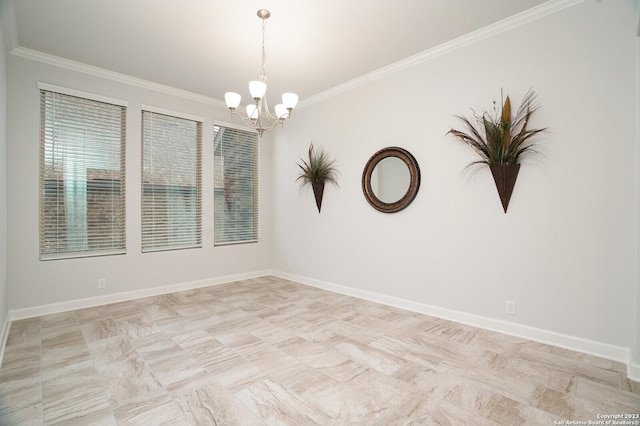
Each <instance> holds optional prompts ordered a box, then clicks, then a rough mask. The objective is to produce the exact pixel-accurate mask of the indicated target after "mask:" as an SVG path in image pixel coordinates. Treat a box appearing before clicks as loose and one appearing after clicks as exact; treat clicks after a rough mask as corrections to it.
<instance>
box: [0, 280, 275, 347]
mask: <svg viewBox="0 0 640 426" xmlns="http://www.w3.org/2000/svg"><path fill="white" fill-rule="evenodd" d="M265 275H272V273H271V271H270V270H263V271H254V272H247V273H243V274H235V275H225V276H221V277H215V278H209V279H206V280H198V281H189V282H183V283H178V284H171V285H166V286H161V287H153V288H146V289H143V290H134V291H126V292H121V293H113V294H108V295H105V296H98V297H89V298H86V299H76V300H70V301H66V302H60V303H52V304H48V305H41V306H34V307H31V308H24V309H13V310H10V311H9V313H8V317H9V318H10V320H11V321H16V320H21V319H25V318H33V317H39V316H42V315H49V314H56V313H59V312H66V311H73V310H76V309H84V308H91V307H94V306H100V305H107V304H109V303H117V302H125V301H127V300H134V299H141V298H143V297H151V296H160V295H163V294H168V293H174V292H176V291H185V290H192V289H195V288H201V287H209V286H212V285H220V284H226V283H230V282H233V281H240V280H247V279H251V278H258V277H263V276H265ZM3 349H4V347H3Z"/></svg>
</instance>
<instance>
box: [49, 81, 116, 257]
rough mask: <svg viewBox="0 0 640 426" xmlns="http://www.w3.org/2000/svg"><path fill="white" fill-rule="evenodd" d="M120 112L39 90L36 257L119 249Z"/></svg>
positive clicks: (110, 252)
mask: <svg viewBox="0 0 640 426" xmlns="http://www.w3.org/2000/svg"><path fill="white" fill-rule="evenodd" d="M125 114H126V108H125V107H124V106H122V105H114V104H110V103H106V102H100V101H96V100H91V99H85V98H82V97H77V96H70V95H66V94H62V93H57V92H53V91H50V90H41V91H40V126H41V129H40V130H41V131H40V231H39V232H40V259H42V260H47V259H58V258H68V257H82V256H94V255H106V254H118V253H124V252H125V172H124V171H125V150H124V146H125V133H126V132H125V130H126V129H125Z"/></svg>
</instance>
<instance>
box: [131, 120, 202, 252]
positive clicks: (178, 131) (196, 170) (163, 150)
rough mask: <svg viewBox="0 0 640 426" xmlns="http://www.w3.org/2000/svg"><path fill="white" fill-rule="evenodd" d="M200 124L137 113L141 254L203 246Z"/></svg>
mask: <svg viewBox="0 0 640 426" xmlns="http://www.w3.org/2000/svg"><path fill="white" fill-rule="evenodd" d="M201 152H202V123H201V122H198V121H194V120H189V119H185V118H179V117H174V116H170V115H165V114H160V113H157V112H151V111H142V186H143V188H142V251H143V252H149V251H158V250H172V249H184V248H193V247H201V246H202V232H201V230H202V220H201V216H202V214H201V211H202V210H201V205H202V202H201V199H202V185H201V181H202V178H201V173H202V171H201V167H202V166H201V164H202V161H201Z"/></svg>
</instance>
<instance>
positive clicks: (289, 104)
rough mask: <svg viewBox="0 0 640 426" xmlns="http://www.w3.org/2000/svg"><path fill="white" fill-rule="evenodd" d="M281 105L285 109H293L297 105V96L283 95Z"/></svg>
mask: <svg viewBox="0 0 640 426" xmlns="http://www.w3.org/2000/svg"><path fill="white" fill-rule="evenodd" d="M282 103H283V104H284V106H285V107H286V108H287V109H294V108H295V107H296V105H298V95H296V94H295V93H290V92H288V93H283V94H282Z"/></svg>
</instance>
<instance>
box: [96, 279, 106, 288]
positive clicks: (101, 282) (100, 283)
mask: <svg viewBox="0 0 640 426" xmlns="http://www.w3.org/2000/svg"><path fill="white" fill-rule="evenodd" d="M106 286H107V279H106V278H100V279H99V280H98V288H105V287H106Z"/></svg>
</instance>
